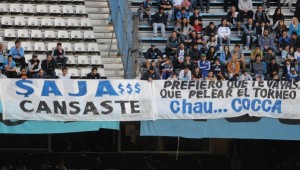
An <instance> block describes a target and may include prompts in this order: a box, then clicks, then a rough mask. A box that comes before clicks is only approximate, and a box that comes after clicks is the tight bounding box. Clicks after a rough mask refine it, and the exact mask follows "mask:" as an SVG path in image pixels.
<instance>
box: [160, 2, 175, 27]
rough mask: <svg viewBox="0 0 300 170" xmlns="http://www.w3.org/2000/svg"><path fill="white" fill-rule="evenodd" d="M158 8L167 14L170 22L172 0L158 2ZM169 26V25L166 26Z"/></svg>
mask: <svg viewBox="0 0 300 170" xmlns="http://www.w3.org/2000/svg"><path fill="white" fill-rule="evenodd" d="M158 7H159V8H163V9H164V11H165V13H167V14H168V22H170V21H171V20H172V14H173V10H172V7H173V2H172V0H160V1H159V3H158ZM168 25H169V24H168Z"/></svg>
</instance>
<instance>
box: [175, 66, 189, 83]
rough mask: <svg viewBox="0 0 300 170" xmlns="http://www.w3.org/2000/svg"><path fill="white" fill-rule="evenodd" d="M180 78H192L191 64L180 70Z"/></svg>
mask: <svg viewBox="0 0 300 170" xmlns="http://www.w3.org/2000/svg"><path fill="white" fill-rule="evenodd" d="M178 79H179V80H192V73H191V71H190V67H189V66H184V67H183V69H182V70H181V71H180V72H179V76H178Z"/></svg>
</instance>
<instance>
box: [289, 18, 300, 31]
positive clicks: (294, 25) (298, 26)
mask: <svg viewBox="0 0 300 170" xmlns="http://www.w3.org/2000/svg"><path fill="white" fill-rule="evenodd" d="M293 32H296V33H297V36H299V35H300V24H299V21H298V19H297V18H296V17H293V18H292V23H291V24H290V27H289V33H290V35H292V33H293Z"/></svg>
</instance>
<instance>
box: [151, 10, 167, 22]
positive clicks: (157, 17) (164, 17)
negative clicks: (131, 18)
mask: <svg viewBox="0 0 300 170" xmlns="http://www.w3.org/2000/svg"><path fill="white" fill-rule="evenodd" d="M167 22H168V21H167V15H166V14H165V13H163V14H160V13H159V12H156V13H155V14H154V15H153V18H152V24H153V23H163V24H165V25H167Z"/></svg>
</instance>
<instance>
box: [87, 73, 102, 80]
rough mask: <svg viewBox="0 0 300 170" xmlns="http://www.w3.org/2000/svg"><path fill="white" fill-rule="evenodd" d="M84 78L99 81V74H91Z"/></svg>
mask: <svg viewBox="0 0 300 170" xmlns="http://www.w3.org/2000/svg"><path fill="white" fill-rule="evenodd" d="M86 78H87V79H100V74H99V73H97V74H96V75H94V74H92V73H89V74H87V75H86Z"/></svg>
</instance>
